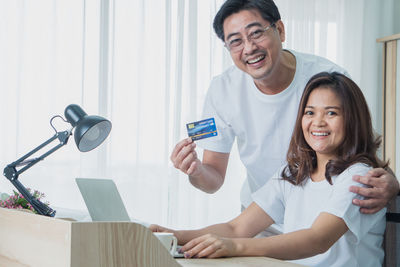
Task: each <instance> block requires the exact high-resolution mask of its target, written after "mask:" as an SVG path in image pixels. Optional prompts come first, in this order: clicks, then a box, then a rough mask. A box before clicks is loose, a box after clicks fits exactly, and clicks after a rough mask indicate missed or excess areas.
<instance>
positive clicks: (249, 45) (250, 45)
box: [243, 38, 257, 54]
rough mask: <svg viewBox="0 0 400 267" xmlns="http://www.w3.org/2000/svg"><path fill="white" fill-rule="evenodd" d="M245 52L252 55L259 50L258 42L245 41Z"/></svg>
mask: <svg viewBox="0 0 400 267" xmlns="http://www.w3.org/2000/svg"><path fill="white" fill-rule="evenodd" d="M243 42H244V43H243V52H244V53H246V54H251V53H252V52H253V51H254V50H256V49H257V45H256V42H254V41H253V40H249V39H248V38H246V39H244V40H243Z"/></svg>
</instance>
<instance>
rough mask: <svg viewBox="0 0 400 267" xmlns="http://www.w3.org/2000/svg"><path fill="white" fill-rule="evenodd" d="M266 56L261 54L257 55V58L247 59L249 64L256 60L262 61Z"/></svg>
mask: <svg viewBox="0 0 400 267" xmlns="http://www.w3.org/2000/svg"><path fill="white" fill-rule="evenodd" d="M264 57H265V56H264V55H262V56H259V57H256V58H255V59H252V60H248V61H247V63H249V64H253V63H256V62H258V61H260V60H262V59H264Z"/></svg>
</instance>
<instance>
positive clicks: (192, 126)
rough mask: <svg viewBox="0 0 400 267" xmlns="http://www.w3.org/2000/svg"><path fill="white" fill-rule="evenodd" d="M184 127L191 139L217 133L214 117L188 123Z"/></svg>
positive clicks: (198, 138)
mask: <svg viewBox="0 0 400 267" xmlns="http://www.w3.org/2000/svg"><path fill="white" fill-rule="evenodd" d="M186 129H187V131H188V135H189V137H191V138H192V140H193V141H196V140H200V139H203V138H207V137H212V136H217V135H218V133H217V127H216V125H215V121H214V118H209V119H205V120H201V121H195V122H191V123H188V124H186Z"/></svg>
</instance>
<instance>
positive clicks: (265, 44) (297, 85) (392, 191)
mask: <svg viewBox="0 0 400 267" xmlns="http://www.w3.org/2000/svg"><path fill="white" fill-rule="evenodd" d="M214 30H215V32H216V34H217V35H218V37H219V38H220V39H221V40H222V41H223V42H224V43H225V46H226V48H227V49H228V50H229V52H230V55H231V57H232V60H233V62H234V64H235V66H232V67H231V68H229V69H228V70H226V71H225V72H224V73H223V74H221V75H220V76H217V77H216V78H214V79H213V81H212V82H211V85H210V88H209V91H208V94H207V97H206V101H205V104H204V112H203V117H204V118H208V117H214V118H215V122H216V125H217V128H218V136H217V137H213V138H209V139H205V140H202V141H199V142H198V144H199V145H200V146H201V147H203V148H204V153H203V160H202V161H200V160H199V159H198V157H197V154H196V151H195V148H196V144H195V143H194V142H193V141H192V140H191V139H190V138H188V139H184V140H182V141H181V142H179V143H178V144H177V145H176V146H175V148H174V150H173V151H172V154H171V161H172V162H173V164H174V166H175V167H176V168H177V169H180V170H181V171H183V172H184V173H186V174H188V175H189V179H190V182H191V183H192V184H193V185H194V186H195V187H197V188H199V189H201V190H203V191H205V192H208V193H213V192H215V191H217V190H218V189H219V188H220V187H221V186H222V184H223V183H224V179H225V173H226V169H227V165H228V160H229V153H230V150H231V147H232V144H233V142H234V139H235V138H237V144H238V150H239V154H240V158H241V160H242V162H243V164H244V165H245V167H246V169H247V179H246V181H245V183H244V185H243V187H242V191H241V203H242V205H243V207H247V206H248V205H249V204H250V203H251V202H252V198H251V194H252V193H253V192H255V191H256V190H257V189H259V188H260V187H261V186H262V185H264V184H265V183H266V181H267V180H268V179H269V178H270V177H271V175H272V174H273V173H274V172H275V171H276V170H277V169H278V168H279V167H280V166H282V165H283V164H284V162H285V158H286V152H287V149H288V146H289V140H290V137H291V134H292V129H293V126H294V122H295V119H296V114H297V109H298V104H299V101H300V97H301V95H302V92H303V89H304V88H305V85H306V83H307V81H308V80H309V78H311V77H312V76H313V75H314V74H316V73H319V72H322V71H328V72H332V71H337V72H341V73H344V74H346V72H345V70H344V69H342V68H341V67H339V66H337V65H335V64H334V63H332V62H330V61H328V60H327V59H324V58H321V57H317V56H313V55H307V54H302V53H298V52H295V51H291V50H283V49H282V42H284V41H285V27H284V24H283V22H282V21H281V18H280V14H279V11H278V9H277V7H276V6H275V4H274V2H273V1H272V0H227V1H226V2H225V3H224V4H223V5H222V7H221V9H220V10H219V11H218V13H217V15H216V16H215V19H214ZM353 179H354V180H356V181H359V182H361V183H363V184H365V185H367V186H368V187H352V188H350V189H349V190H351V191H353V192H355V193H358V194H360V195H362V196H364V197H366V199H364V200H358V199H357V200H356V199H355V200H354V201H353V203H354V204H355V205H358V206H360V207H361V212H363V213H375V212H377V211H378V210H380V209H382V208H383V207H384V206H385V205H386V204H387V202H388V201H389V200H390V199H392V198H393V197H394V195H396V194H397V192H398V191H399V184H398V182H397V180H396V178H395V177H394V176H393V175H392V174H389V173H388V172H387V171H385V170H383V169H374V170H372V171H370V172H369V173H368V175H367V176H364V177H358V176H357V177H354V178H353Z"/></svg>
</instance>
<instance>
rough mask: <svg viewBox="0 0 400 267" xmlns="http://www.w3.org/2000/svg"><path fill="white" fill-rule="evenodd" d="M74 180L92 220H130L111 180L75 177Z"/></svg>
mask: <svg viewBox="0 0 400 267" xmlns="http://www.w3.org/2000/svg"><path fill="white" fill-rule="evenodd" d="M75 181H76V184H77V185H78V187H79V190H80V191H81V195H82V197H83V200H84V201H85V204H86V207H87V209H88V211H89V214H90V217H92V221H94V222H96V221H108V222H130V221H131V220H130V218H129V215H128V212H127V211H126V208H125V205H124V203H123V202H122V198H121V196H120V194H119V192H118V189H117V186H116V185H115V183H114V181H113V180H110V179H92V178H76V179H75Z"/></svg>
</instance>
